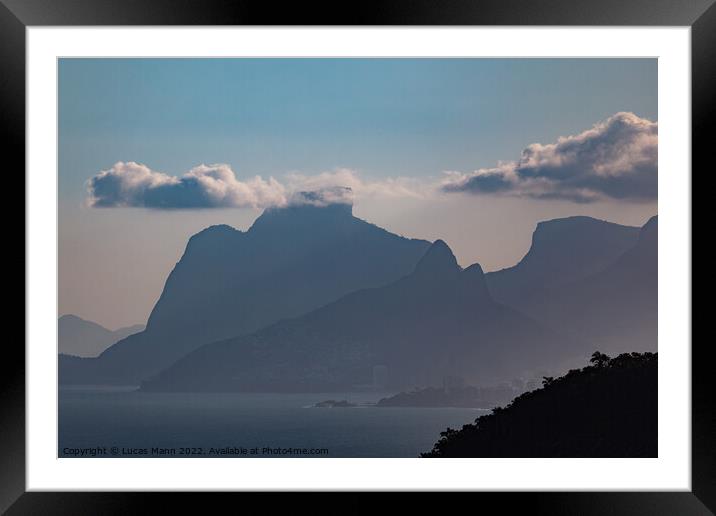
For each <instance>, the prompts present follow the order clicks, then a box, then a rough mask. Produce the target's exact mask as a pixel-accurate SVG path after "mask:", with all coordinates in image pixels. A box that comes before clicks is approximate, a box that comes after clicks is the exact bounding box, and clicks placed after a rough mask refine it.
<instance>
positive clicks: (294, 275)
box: [60, 204, 657, 391]
mask: <svg viewBox="0 0 716 516" xmlns="http://www.w3.org/2000/svg"><path fill="white" fill-rule="evenodd" d="M656 243H657V219H656V217H654V218H653V219H651V220H650V221H649V222H648V223H647V224H646V225H645V226H644V228H641V229H640V228H634V227H626V226H621V225H617V224H612V223H609V222H604V221H598V220H595V219H591V218H589V217H570V218H566V219H558V220H554V221H546V222H542V223H540V224H538V226H537V229H536V230H535V233H534V235H533V241H532V247H531V248H530V250H529V252H528V253H527V255H526V256H525V257H524V258H523V259H522V260H521V261H520V262H519V263H518V264H517V265H515V266H514V267H511V268H508V269H504V270H502V271H497V272H493V273H489V274H483V271H482V269H481V267H480V265H479V264H474V265H471V266H469V267H466V268H465V269H462V268H461V267H460V266H459V265H458V264H457V262H456V260H455V257H454V256H453V254H452V252H451V251H450V249H449V248H448V246H447V245H446V244H445V243H444V242H442V241H440V240H438V241H436V242H434V243H433V244H432V245H431V244H430V243H429V242H427V241H424V240H411V239H406V238H403V237H400V236H398V235H394V234H392V233H389V232H387V231H385V230H383V229H381V228H378V227H377V226H374V225H372V224H369V223H367V222H365V221H362V220H360V219H358V218H356V217H354V216H353V215H352V210H351V207H350V205H344V204H336V205H330V206H325V207H318V206H312V205H304V206H295V207H291V208H285V209H272V210H267V211H266V212H264V214H263V215H261V216H260V217H259V218H258V219H257V220H256V222H255V223H254V224H253V226H252V227H251V228H250V229H249V230H248V231H246V232H242V231H238V230H235V229H233V228H230V227H228V226H212V227H210V228H207V229H206V230H204V231H202V232H200V233H198V234H196V235H194V236H193V237H192V238H191V239H190V240H189V243H188V244H187V247H186V250H185V252H184V255H183V256H182V258H181V260H180V261H179V262H178V263H177V265H176V266H175V268H174V270H173V271H172V272H171V274H170V275H169V278H168V279H167V282H166V284H165V287H164V290H163V292H162V294H161V297H160V299H159V301H158V302H157V304H156V306H155V307H154V309H153V311H152V313H151V315H150V318H149V321H148V323H147V328H146V330H144V331H142V332H140V333H137V334H135V335H132V336H129V337H128V338H125V339H123V340H121V341H119V342H117V343H116V344H114V345H113V346H111V347H110V348H108V349H107V350H106V351H104V352H103V353H102V354H101V355H100V356H99V357H98V358H84V359H83V358H77V357H68V356H65V355H61V356H60V382H61V383H92V384H134V385H137V384H139V383H140V382H142V381H144V383H143V388H144V389H148V390H181V391H190V390H254V391H260V390H264V391H313V390H323V391H326V390H334V389H335V390H345V389H349V388H352V387H356V386H361V385H368V384H370V383H371V382H372V381H373V375H374V373H375V371H376V368H378V369H380V370H381V371H382V373H381V374H382V375H384V376H385V377H386V381H387V384H388V386H389V387H390V388H395V389H402V388H412V387H415V386H426V385H431V384H439V383H440V381H441V379H442V377H443V376H444V375H459V376H462V377H464V378H465V379H467V380H468V381H470V382H471V383H473V384H476V385H480V384H482V385H484V384H491V383H494V382H498V381H503V380H506V379H511V378H512V377H515V376H523V375H525V374H527V373H528V372H534V371H539V370H542V369H545V368H547V369H554V368H555V367H567V366H569V365H570V364H579V363H582V362H583V361H584V358H585V357H586V356H588V355H589V354H590V353H591V352H592V351H594V350H595V349H601V348H600V346H602V345H603V346H604V348H603V349H602V350H603V351H610V352H618V351H625V350H629V351H632V350H634V349H643V350H656V345H657V342H656V315H657V310H656V308H657V288H656V287H657V277H656V276H657V275H656V271H657V267H656V264H657V249H656V247H657V246H656Z"/></svg>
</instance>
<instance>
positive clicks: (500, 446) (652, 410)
mask: <svg viewBox="0 0 716 516" xmlns="http://www.w3.org/2000/svg"><path fill="white" fill-rule="evenodd" d="M441 436H442V437H441V439H440V440H439V441H438V442H437V443H436V444H435V445H434V447H433V449H432V450H431V451H430V452H428V453H424V454H422V456H423V457H656V456H657V453H658V447H657V437H658V425H657V354H656V353H625V354H622V355H619V356H617V357H615V358H609V357H608V356H607V355H604V354H602V353H599V352H595V353H594V354H593V355H592V359H591V365H589V366H587V367H584V368H582V369H574V370H571V371H570V372H569V373H567V374H566V375H564V376H562V377H560V378H544V380H543V387H542V388H540V389H537V390H534V391H530V392H526V393H524V394H522V395H520V396H518V397H517V398H515V399H514V400H513V401H512V403H510V404H509V405H507V406H506V407H504V408H502V407H498V408H495V409H493V411H492V413H491V414H489V415H485V416H482V417H479V418H477V419H476V420H475V423H473V424H468V425H465V426H463V427H462V429H461V430H454V429H450V428H448V429H447V430H446V431H445V432H441Z"/></svg>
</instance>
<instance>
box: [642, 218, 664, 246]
mask: <svg viewBox="0 0 716 516" xmlns="http://www.w3.org/2000/svg"><path fill="white" fill-rule="evenodd" d="M658 232H659V219H658V218H657V215H654V216H653V217H651V218H650V219H649V220H647V221H646V224H644V225H643V226H642V227H641V231H640V232H639V241H640V242H645V241H651V240H654V241H655V240H656V238H657V235H658Z"/></svg>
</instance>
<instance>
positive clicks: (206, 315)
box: [60, 204, 430, 385]
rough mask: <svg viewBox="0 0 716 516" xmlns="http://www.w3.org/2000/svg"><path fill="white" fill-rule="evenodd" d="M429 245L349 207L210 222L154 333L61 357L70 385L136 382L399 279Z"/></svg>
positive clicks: (156, 312) (154, 321)
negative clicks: (247, 221) (198, 352)
mask: <svg viewBox="0 0 716 516" xmlns="http://www.w3.org/2000/svg"><path fill="white" fill-rule="evenodd" d="M429 245H430V243H429V242H427V241H424V240H414V239H408V238H404V237H401V236H398V235H395V234H392V233H390V232H388V231H386V230H384V229H382V228H379V227H377V226H375V225H373V224H370V223H368V222H365V221H363V220H361V219H358V218H356V217H354V216H353V214H352V206H351V205H349V204H333V205H328V206H313V205H308V204H307V205H301V206H291V207H288V208H281V209H269V210H266V211H265V212H264V213H263V214H262V215H261V216H260V217H258V219H257V220H256V221H255V222H254V224H253V225H252V226H251V228H250V229H249V230H248V231H246V232H243V231H239V230H236V229H234V228H231V227H230V226H226V225H220V226H212V227H209V228H207V229H205V230H203V231H201V232H199V233H197V234H196V235H194V236H193V237H191V238H190V240H189V242H188V244H187V246H186V250H185V252H184V254H183V256H182V258H181V260H180V261H179V262H178V263H177V264H176V266H175V267H174V269H173V270H172V272H171V274H170V275H169V277H168V279H167V281H166V284H165V286H164V289H163V291H162V294H161V296H160V298H159V300H158V301H157V303H156V305H155V306H154V309H153V310H152V313H151V315H150V317H149V320H148V322H147V328H146V330H145V331H143V332H141V333H139V334H136V335H133V336H131V337H129V338H126V339H124V340H122V341H120V342H118V343H117V344H115V345H114V346H111V347H110V348H109V349H107V350H106V351H105V352H104V353H102V355H101V356H100V357H99V358H97V359H94V360H88V359H84V360H80V359H75V358H71V357H61V358H60V382H61V383H90V384H96V383H110V384H135V385H136V384H138V383H139V382H140V381H141V380H143V379H144V378H147V377H148V376H151V375H153V374H156V373H157V372H159V371H160V370H161V369H163V368H164V367H167V366H169V365H170V364H171V363H172V362H174V361H175V360H177V359H179V358H180V357H182V356H184V355H186V354H187V353H189V352H190V351H192V350H193V349H196V348H197V347H199V346H201V345H202V344H205V343H208V342H212V341H216V340H220V339H225V338H229V337H234V336H237V335H243V334H247V333H251V332H253V331H256V330H258V329H260V328H262V327H265V326H267V325H269V324H272V323H274V322H276V321H278V320H280V319H284V318H288V317H296V316H299V315H301V314H303V313H306V312H308V311H310V310H313V309H315V308H318V307H320V306H322V305H325V304H327V303H330V302H331V301H334V300H335V299H338V298H339V297H341V296H343V295H345V294H347V293H349V292H352V291H355V290H359V289H362V288H366V287H376V286H379V285H384V284H386V283H389V282H391V281H394V280H395V279H397V278H400V277H401V276H404V275H405V274H407V273H408V272H410V271H411V270H412V269H413V267H414V266H415V264H416V263H417V261H418V260H419V259H420V257H421V256H422V255H423V253H424V252H425V250H426V249H427V248H428V246H429Z"/></svg>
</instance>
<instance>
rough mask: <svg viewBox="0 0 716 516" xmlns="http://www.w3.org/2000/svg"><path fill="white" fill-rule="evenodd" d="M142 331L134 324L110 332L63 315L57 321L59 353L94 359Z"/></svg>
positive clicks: (140, 327)
mask: <svg viewBox="0 0 716 516" xmlns="http://www.w3.org/2000/svg"><path fill="white" fill-rule="evenodd" d="M143 329H144V325H142V324H135V325H134V326H127V327H126V328H120V329H118V330H115V331H112V330H108V329H107V328H105V327H104V326H100V325H99V324H97V323H94V322H92V321H86V320H84V319H82V318H80V317H77V316H76V315H71V314H69V315H63V316H62V317H60V318H59V319H58V320H57V335H58V348H59V352H60V353H62V354H65V355H74V356H78V357H96V356H97V355H99V354H100V353H102V351H104V350H105V349H107V348H108V347H109V346H111V345H112V344H114V343H115V342H117V341H119V340H122V339H124V338H125V337H128V336H130V335H132V334H134V333H138V332H140V331H142V330H143Z"/></svg>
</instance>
